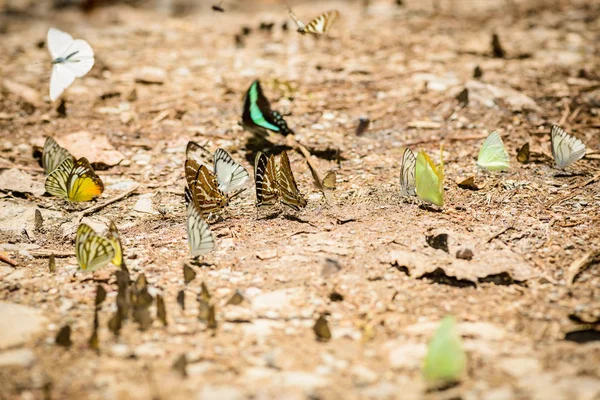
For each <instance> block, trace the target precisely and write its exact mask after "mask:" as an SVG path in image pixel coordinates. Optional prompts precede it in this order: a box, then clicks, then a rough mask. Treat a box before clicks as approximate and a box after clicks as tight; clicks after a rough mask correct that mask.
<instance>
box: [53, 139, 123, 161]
mask: <svg viewBox="0 0 600 400" xmlns="http://www.w3.org/2000/svg"><path fill="white" fill-rule="evenodd" d="M55 139H56V141H57V142H58V144H60V145H61V146H63V147H64V148H65V149H67V150H69V152H70V153H71V154H73V156H75V157H77V158H79V157H85V158H87V159H88V161H89V162H103V163H105V164H106V165H109V166H113V165H117V164H118V163H120V162H121V161H122V160H123V159H124V158H125V156H123V154H122V153H121V152H119V151H117V150H116V149H115V148H114V147H113V145H112V144H110V142H109V141H108V138H107V137H106V136H105V135H102V134H97V133H96V134H92V133H90V132H88V131H79V132H74V133H70V134H68V135H67V136H63V137H60V138H56V137H55Z"/></svg>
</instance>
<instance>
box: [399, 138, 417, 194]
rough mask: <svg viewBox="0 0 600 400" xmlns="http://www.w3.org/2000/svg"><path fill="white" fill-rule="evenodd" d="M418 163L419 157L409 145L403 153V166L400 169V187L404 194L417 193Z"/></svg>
mask: <svg viewBox="0 0 600 400" xmlns="http://www.w3.org/2000/svg"><path fill="white" fill-rule="evenodd" d="M416 165H417V159H416V157H415V153H413V152H412V150H411V149H409V148H408V147H407V148H406V150H404V154H403V155H402V166H401V169H400V189H401V190H402V194H403V195H404V196H415V195H416V194H417V192H416V181H415V166H416Z"/></svg>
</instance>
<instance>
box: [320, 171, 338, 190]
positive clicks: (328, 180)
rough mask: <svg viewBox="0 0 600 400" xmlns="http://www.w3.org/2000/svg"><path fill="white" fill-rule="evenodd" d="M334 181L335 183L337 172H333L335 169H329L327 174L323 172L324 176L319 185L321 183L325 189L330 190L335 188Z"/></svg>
mask: <svg viewBox="0 0 600 400" xmlns="http://www.w3.org/2000/svg"><path fill="white" fill-rule="evenodd" d="M336 183H337V174H336V173H335V171H329V172H328V173H327V174H325V177H324V178H323V180H322V181H321V185H323V187H324V188H325V189H330V190H333V189H335V187H336Z"/></svg>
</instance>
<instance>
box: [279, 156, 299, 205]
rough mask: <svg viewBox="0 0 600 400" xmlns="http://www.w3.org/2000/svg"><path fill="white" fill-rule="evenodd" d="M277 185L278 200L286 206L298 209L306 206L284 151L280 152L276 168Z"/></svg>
mask: <svg viewBox="0 0 600 400" xmlns="http://www.w3.org/2000/svg"><path fill="white" fill-rule="evenodd" d="M277 186H278V188H279V195H280V200H281V202H282V203H283V204H285V205H286V206H288V207H290V208H292V209H294V210H296V211H299V210H300V209H301V208H304V207H306V199H305V198H304V197H303V196H302V194H301V193H300V191H299V190H298V185H297V184H296V180H295V179H294V174H293V173H292V167H291V166H290V159H289V158H288V155H287V153H286V152H285V151H283V152H281V156H280V158H279V168H278V169H277Z"/></svg>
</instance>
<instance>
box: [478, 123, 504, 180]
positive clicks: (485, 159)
mask: <svg viewBox="0 0 600 400" xmlns="http://www.w3.org/2000/svg"><path fill="white" fill-rule="evenodd" d="M477 165H478V166H479V167H481V168H483V169H487V170H489V171H506V170H507V169H508V168H509V166H510V159H509V157H508V153H507V152H506V149H505V148H504V142H503V141H502V138H501V137H500V135H499V134H498V132H496V131H494V132H492V133H490V135H489V136H488V137H487V138H486V139H485V142H483V145H482V146H481V150H479V157H477Z"/></svg>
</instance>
